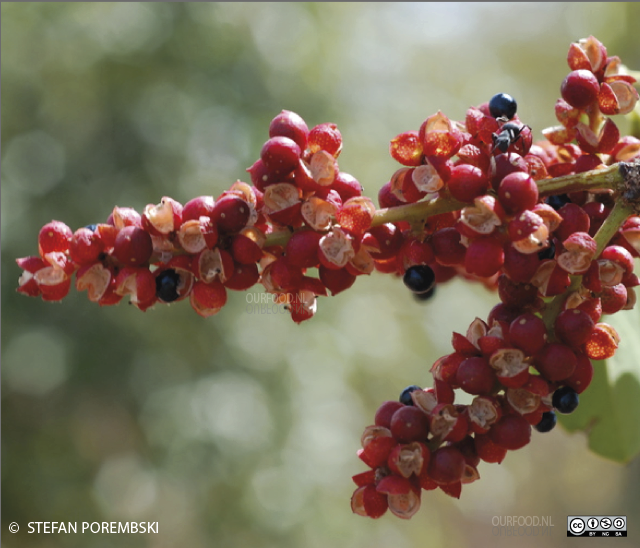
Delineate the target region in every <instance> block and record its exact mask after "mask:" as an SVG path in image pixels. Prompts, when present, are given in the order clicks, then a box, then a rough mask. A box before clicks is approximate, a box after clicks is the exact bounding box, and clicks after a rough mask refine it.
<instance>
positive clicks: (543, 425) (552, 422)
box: [534, 411, 558, 432]
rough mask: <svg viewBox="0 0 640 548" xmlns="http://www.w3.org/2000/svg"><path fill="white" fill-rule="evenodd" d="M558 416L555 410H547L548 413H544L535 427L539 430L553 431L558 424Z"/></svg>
mask: <svg viewBox="0 0 640 548" xmlns="http://www.w3.org/2000/svg"><path fill="white" fill-rule="evenodd" d="M557 421H558V418H557V417H556V414H555V413H554V412H553V411H547V412H546V413H542V419H541V420H540V422H539V423H538V424H536V425H535V426H534V428H535V429H536V430H537V431H538V432H551V430H553V429H554V428H555V426H556V422H557Z"/></svg>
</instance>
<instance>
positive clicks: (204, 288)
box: [189, 281, 227, 318]
mask: <svg viewBox="0 0 640 548" xmlns="http://www.w3.org/2000/svg"><path fill="white" fill-rule="evenodd" d="M189 300H190V302H191V306H192V307H193V309H194V310H195V311H196V312H197V313H198V314H199V315H200V316H202V317H203V318H208V317H209V316H213V315H214V314H217V313H218V312H220V310H221V309H222V307H223V306H224V305H225V303H226V302H227V292H226V290H225V288H224V286H223V285H222V284H221V283H220V282H219V281H213V282H211V283H208V284H207V283H204V282H203V281H197V282H196V283H195V284H194V285H193V289H192V290H191V294H190V295H189Z"/></svg>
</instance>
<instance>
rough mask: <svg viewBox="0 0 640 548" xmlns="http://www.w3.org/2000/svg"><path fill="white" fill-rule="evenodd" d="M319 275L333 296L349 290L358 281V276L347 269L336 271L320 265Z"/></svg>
mask: <svg viewBox="0 0 640 548" xmlns="http://www.w3.org/2000/svg"><path fill="white" fill-rule="evenodd" d="M318 274H319V276H320V280H321V281H322V283H323V284H324V285H325V287H326V288H327V289H328V290H329V291H331V295H337V294H338V293H340V292H342V291H344V290H345V289H349V288H350V287H351V286H352V285H353V284H354V282H355V281H356V276H354V275H353V274H351V272H349V271H348V270H347V269H346V268H340V269H338V270H334V269H332V268H327V267H326V266H324V265H320V268H319V269H318Z"/></svg>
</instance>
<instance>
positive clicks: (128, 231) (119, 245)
mask: <svg viewBox="0 0 640 548" xmlns="http://www.w3.org/2000/svg"><path fill="white" fill-rule="evenodd" d="M152 253H153V243H152V241H151V236H150V235H149V233H148V232H146V231H144V230H143V229H142V228H139V227H137V226H125V227H124V228H123V229H122V230H121V231H120V232H119V233H118V236H117V237H116V241H115V243H114V246H113V255H114V257H115V258H116V259H118V261H120V262H121V263H122V264H123V265H125V266H142V265H144V264H146V263H147V262H148V261H149V259H150V258H151V254H152Z"/></svg>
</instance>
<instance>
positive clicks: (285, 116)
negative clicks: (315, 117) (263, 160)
mask: <svg viewBox="0 0 640 548" xmlns="http://www.w3.org/2000/svg"><path fill="white" fill-rule="evenodd" d="M308 136H309V128H308V127H307V124H306V122H305V121H304V120H303V119H302V117H301V116H299V115H298V114H296V113H295V112H291V111H290V110H283V111H282V112H281V113H280V114H278V115H277V116H276V117H275V118H274V119H273V120H271V123H270V124H269V137H288V138H289V139H291V140H293V141H295V142H296V144H297V145H298V147H300V150H301V151H302V150H304V149H306V148H307V137H308Z"/></svg>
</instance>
